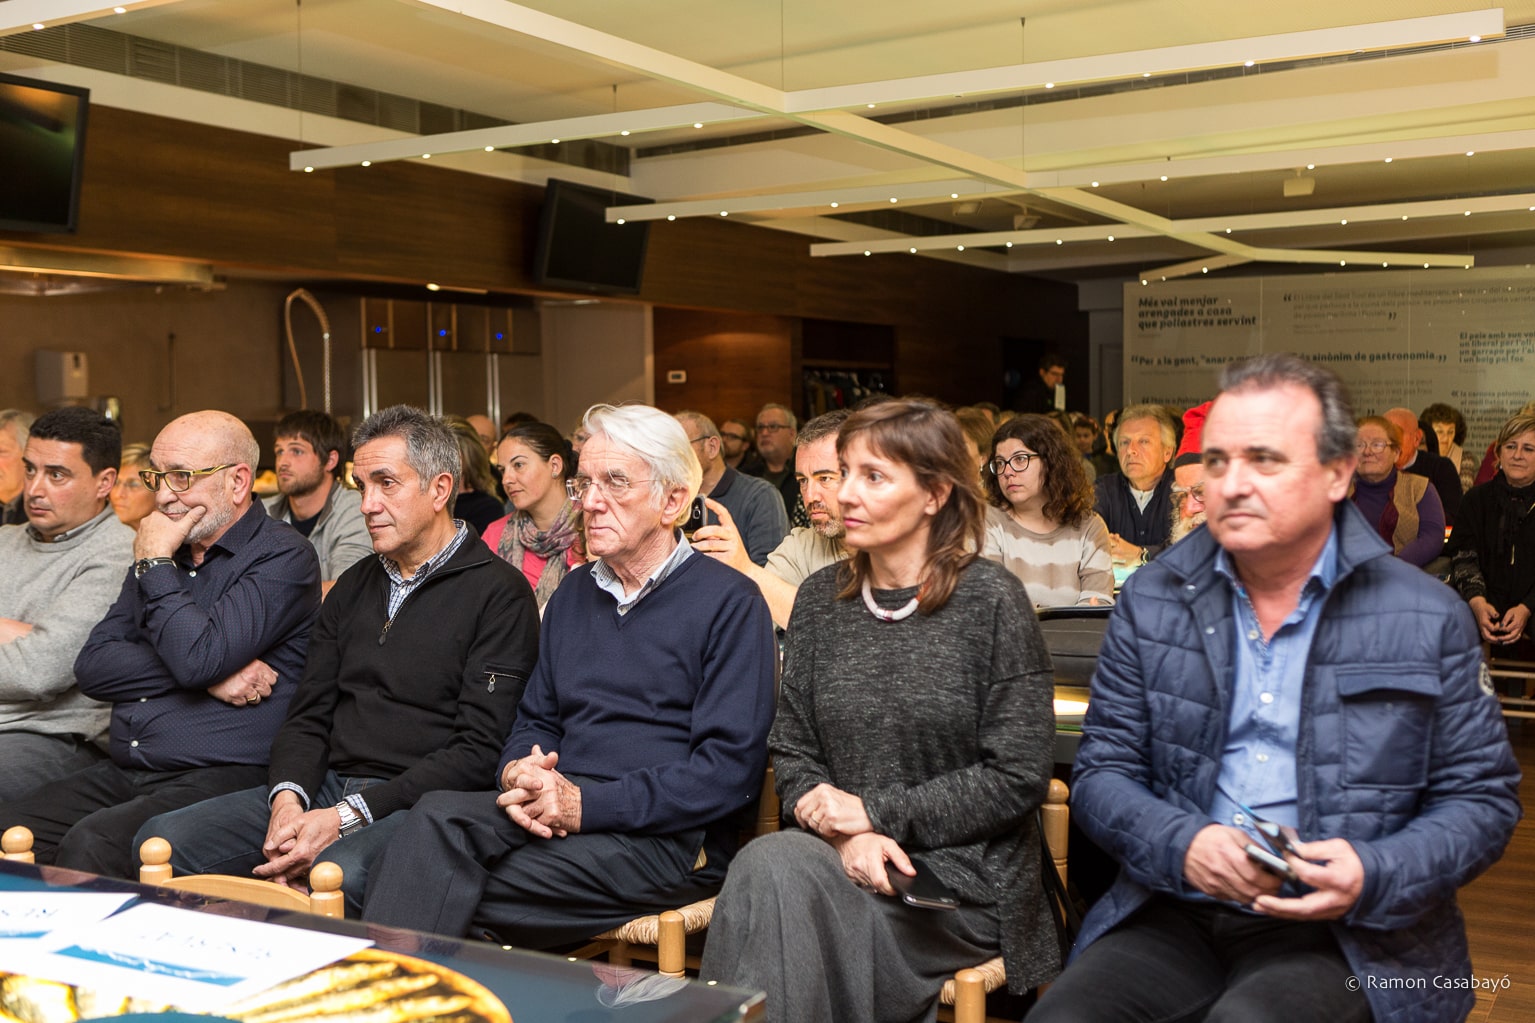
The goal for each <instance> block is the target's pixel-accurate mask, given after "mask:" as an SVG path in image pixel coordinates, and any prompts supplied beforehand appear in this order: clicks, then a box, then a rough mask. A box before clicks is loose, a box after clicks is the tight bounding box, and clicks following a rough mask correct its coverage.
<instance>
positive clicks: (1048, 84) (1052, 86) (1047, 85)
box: [1045, 82, 1055, 89]
mask: <svg viewBox="0 0 1535 1023" xmlns="http://www.w3.org/2000/svg"><path fill="white" fill-rule="evenodd" d="M1045 88H1047V89H1053V88H1055V83H1054V82H1046V83H1045Z"/></svg>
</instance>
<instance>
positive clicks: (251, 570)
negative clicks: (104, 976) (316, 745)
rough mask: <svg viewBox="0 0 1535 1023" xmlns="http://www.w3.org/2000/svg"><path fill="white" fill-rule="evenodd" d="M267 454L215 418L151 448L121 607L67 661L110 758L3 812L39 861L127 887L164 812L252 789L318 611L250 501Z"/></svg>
mask: <svg viewBox="0 0 1535 1023" xmlns="http://www.w3.org/2000/svg"><path fill="white" fill-rule="evenodd" d="M260 450H261V449H260V447H259V446H258V445H257V444H256V439H255V438H254V437H252V436H251V432H250V430H249V429H247V428H246V426H245V424H244V423H242V422H240V420H238V419H236V418H235V417H234V416H231V415H229V414H227V413H224V412H215V411H206V412H193V413H191V414H189V415H184V416H182V417H180V418H179V419H176V420H173V421H172V422H171V423H170V425H168V426H166V427H165V429H163V430H161V431H160V434H159V436H157V437H156V438H155V442H154V448H153V449H152V451H151V452H150V463H151V464H152V465H153V466H154V468H152V469H146V470H144V471H143V472H142V473H141V474H140V475H141V476H143V477H144V483H145V485H146V486H148V487H149V489H150V490H152V491H154V493H155V505H156V506H155V510H154V511H153V512H151V513H150V514H148V515H146V516H145V517H144V519H143V521H142V522H140V523H139V529H138V532H137V534H135V537H134V541H133V556H134V558H135V559H137V560H135V561H134V563H133V568H132V570H131V571H128V572H126V578H124V580H123V582H122V588H121V590H120V591H119V593H118V597H117V601H116V603H114V604H113V605H112V608H111V610H109V611H108V612H107V615H106V617H105V618H103V619H102V620H101V621H100V622H99V623H97V625H96V627H95V628H94V629H92V630H91V634H90V638H89V639H87V640H86V641H85V645H84V646H83V647H82V648H81V650H80V655H79V657H77V658H76V659H75V680H76V683H77V684H78V685H79V687H80V691H81V692H83V693H84V694H85V695H86V696H89V697H92V698H93V699H96V700H100V701H102V702H103V703H109V704H111V705H112V719H111V729H110V753H111V759H109V760H104V761H102V762H100V763H98V764H94V765H91V766H89V767H86V768H84V769H82V770H79V771H76V772H74V773H73V774H69V775H66V776H64V777H63V778H60V779H58V780H57V781H53V782H50V783H48V784H46V785H44V786H42V787H41V788H39V789H37V790H36V791H34V792H33V793H32V794H31V795H30V796H27V797H24V798H22V799H20V800H17V801H16V802H14V803H10V804H8V805H5V806H3V807H0V820H3V821H5V822H6V824H7V825H11V824H24V825H26V826H27V827H29V828H31V829H32V833H33V835H34V837H35V839H36V841H35V843H34V845H33V851H34V853H35V854H36V855H37V857H38V859H39V861H40V862H44V863H57V864H58V865H59V866H65V867H73V868H76V869H79V870H89V871H91V872H92V873H96V874H108V875H112V876H115V877H132V876H134V874H135V871H136V869H137V865H138V859H137V857H136V856H135V854H134V853H135V850H134V846H133V844H132V838H133V835H134V832H136V831H137V830H138V828H139V825H140V824H142V823H143V822H144V821H146V820H148V819H149V818H150V817H152V816H154V815H155V814H157V813H163V812H165V811H167V810H174V809H177V808H179V807H183V806H187V805H189V804H191V803H195V802H198V801H199V800H203V799H207V798H208V797H210V796H217V795H222V794H223V793H226V792H233V791H235V790H236V789H241V788H244V787H246V786H248V785H253V784H256V783H257V782H259V781H260V780H261V777H262V775H263V774H264V773H265V769H266V762H267V753H268V750H269V748H270V746H271V742H272V736H273V735H274V734H275V733H276V731H277V727H278V725H280V724H281V723H282V720H283V715H284V713H285V712H286V711H287V709H288V703H289V700H290V699H291V698H292V696H293V692H294V685H293V680H295V679H297V678H298V676H299V672H300V671H301V670H302V669H303V666H304V651H305V649H306V648H307V646H308V643H309V627H310V625H311V623H312V622H313V621H314V614H315V611H316V609H317V608H318V607H319V603H320V566H319V562H318V560H317V559H316V558H315V554H314V548H312V547H310V546H309V544H308V543H307V542H305V540H304V538H303V537H301V536H299V535H298V534H297V533H295V532H294V531H293V530H291V529H288V528H287V527H285V526H282V525H279V524H278V523H276V522H274V521H272V520H271V519H270V518H268V517H267V514H266V509H264V508H263V507H262V506H261V503H260V502H259V501H255V500H253V499H252V497H251V475H252V470H253V467H254V466H255V465H256V462H257V459H258V456H259V455H260Z"/></svg>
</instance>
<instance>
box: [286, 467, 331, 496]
mask: <svg viewBox="0 0 1535 1023" xmlns="http://www.w3.org/2000/svg"><path fill="white" fill-rule="evenodd" d="M328 476H329V473H327V472H325V471H324V470H323V469H322V470H320V471H319V472H317V473H315V474H314V475H313V476H309V477H304V476H294V477H293V478H292V479H290V480H289V481H288V484H287V486H286V487H284V486H283V485H282V483H281V482H279V483H278V490H279V491H280V492H281V493H282V495H283V496H284V497H287V498H294V497H308V496H309V495H310V494H312V493H314V492H315V491H316V490H319V489H320V487H321V486H323V485H324V484H325V481H326V479H327V478H328Z"/></svg>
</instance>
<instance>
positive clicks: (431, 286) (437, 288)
mask: <svg viewBox="0 0 1535 1023" xmlns="http://www.w3.org/2000/svg"><path fill="white" fill-rule="evenodd" d="M426 290H427V291H441V290H442V285H441V284H428V285H427V286H426Z"/></svg>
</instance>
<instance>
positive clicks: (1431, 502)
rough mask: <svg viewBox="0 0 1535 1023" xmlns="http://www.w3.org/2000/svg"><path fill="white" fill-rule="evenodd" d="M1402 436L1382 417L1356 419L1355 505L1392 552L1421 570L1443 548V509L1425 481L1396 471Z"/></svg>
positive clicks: (1434, 492)
mask: <svg viewBox="0 0 1535 1023" xmlns="http://www.w3.org/2000/svg"><path fill="white" fill-rule="evenodd" d="M1401 449H1402V432H1401V431H1400V430H1398V429H1397V427H1396V424H1395V423H1393V422H1391V421H1390V420H1389V419H1384V418H1382V417H1380V416H1365V417H1364V418H1363V419H1361V420H1359V440H1358V444H1357V450H1358V452H1359V466H1358V468H1357V469H1355V470H1354V485H1353V491H1352V495H1351V496H1352V497H1353V500H1354V504H1355V505H1356V506H1358V508H1359V510H1360V512H1362V513H1363V514H1364V517H1365V519H1366V520H1367V521H1368V522H1369V523H1370V525H1371V526H1374V527H1375V531H1376V532H1377V533H1379V534H1380V537H1381V539H1382V540H1385V541H1386V542H1387V543H1389V544H1390V545H1391V550H1392V552H1393V553H1394V554H1395V555H1396V556H1397V557H1399V558H1401V559H1402V560H1403V561H1405V562H1407V563H1408V564H1411V565H1417V566H1418V567H1419V568H1422V567H1423V566H1424V565H1427V564H1428V563H1429V562H1430V561H1433V560H1434V559H1435V558H1437V557H1438V556H1439V552H1440V550H1442V549H1443V547H1444V508H1443V506H1442V505H1440V503H1439V494H1438V493H1437V492H1436V491H1435V490H1434V485H1433V484H1432V483H1430V482H1429V481H1428V479H1427V478H1426V477H1423V476H1415V475H1413V474H1412V473H1408V472H1403V473H1399V472H1397V470H1396V460H1397V454H1398V452H1400V451H1401Z"/></svg>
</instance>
